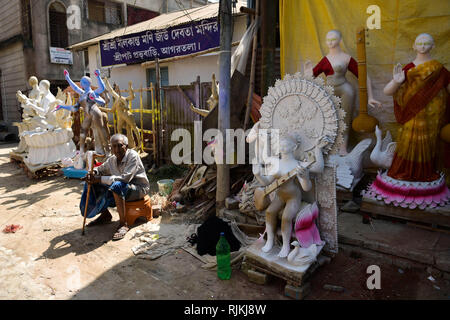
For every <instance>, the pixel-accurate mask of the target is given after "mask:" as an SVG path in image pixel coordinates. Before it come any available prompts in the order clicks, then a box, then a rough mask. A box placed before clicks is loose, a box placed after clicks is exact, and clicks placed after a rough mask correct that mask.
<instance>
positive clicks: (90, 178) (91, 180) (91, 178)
mask: <svg viewBox="0 0 450 320" xmlns="http://www.w3.org/2000/svg"><path fill="white" fill-rule="evenodd" d="M83 181H86V182H87V183H89V184H95V183H100V181H101V177H100V176H96V175H95V174H93V173H92V174H91V173H89V172H88V173H87V174H86V176H85V177H84V178H83Z"/></svg>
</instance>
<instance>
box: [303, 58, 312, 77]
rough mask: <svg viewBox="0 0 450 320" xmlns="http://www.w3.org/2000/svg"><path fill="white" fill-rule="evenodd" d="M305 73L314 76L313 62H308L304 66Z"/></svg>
mask: <svg viewBox="0 0 450 320" xmlns="http://www.w3.org/2000/svg"><path fill="white" fill-rule="evenodd" d="M303 73H304V74H305V75H309V76H312V75H313V64H312V62H311V60H306V61H305V63H304V64H303Z"/></svg>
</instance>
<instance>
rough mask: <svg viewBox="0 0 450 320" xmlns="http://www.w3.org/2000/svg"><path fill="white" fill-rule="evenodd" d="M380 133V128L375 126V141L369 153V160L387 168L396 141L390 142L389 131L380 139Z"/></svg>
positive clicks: (392, 157) (389, 165)
mask: <svg viewBox="0 0 450 320" xmlns="http://www.w3.org/2000/svg"><path fill="white" fill-rule="evenodd" d="M381 135H382V132H381V129H380V128H378V126H376V128H375V136H376V137H377V143H376V145H375V147H374V148H373V150H372V153H371V154H370V160H371V161H372V162H373V163H374V164H375V165H377V166H378V167H380V168H384V169H389V168H390V167H391V164H392V160H393V159H394V153H395V149H396V147H397V142H392V136H391V133H390V132H389V131H387V132H386V136H385V137H384V139H383V140H381Z"/></svg>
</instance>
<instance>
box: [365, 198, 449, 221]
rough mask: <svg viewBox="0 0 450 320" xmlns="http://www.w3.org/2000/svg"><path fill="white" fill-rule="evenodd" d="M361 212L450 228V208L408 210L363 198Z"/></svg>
mask: <svg viewBox="0 0 450 320" xmlns="http://www.w3.org/2000/svg"><path fill="white" fill-rule="evenodd" d="M360 211H361V212H366V213H371V214H377V215H380V216H388V217H394V218H399V219H403V220H408V221H415V222H422V223H429V224H436V225H439V226H445V227H450V206H447V207H439V208H435V209H424V210H421V209H408V208H401V207H395V206H393V205H386V204H384V203H383V202H381V201H377V200H372V199H369V198H366V197H363V201H362V203H361V209H360Z"/></svg>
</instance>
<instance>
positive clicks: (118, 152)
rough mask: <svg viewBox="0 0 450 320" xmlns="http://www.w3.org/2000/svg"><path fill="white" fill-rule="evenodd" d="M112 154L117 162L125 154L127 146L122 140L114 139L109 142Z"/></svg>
mask: <svg viewBox="0 0 450 320" xmlns="http://www.w3.org/2000/svg"><path fill="white" fill-rule="evenodd" d="M111 148H112V153H113V154H114V155H115V156H116V158H117V159H118V160H122V159H123V157H124V156H125V152H127V145H126V144H124V143H123V140H122V139H114V140H113V141H111Z"/></svg>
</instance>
